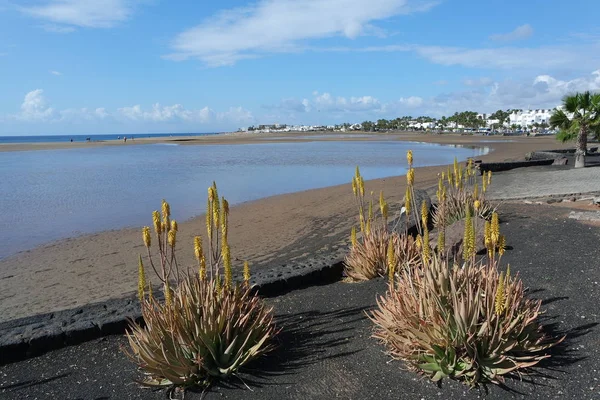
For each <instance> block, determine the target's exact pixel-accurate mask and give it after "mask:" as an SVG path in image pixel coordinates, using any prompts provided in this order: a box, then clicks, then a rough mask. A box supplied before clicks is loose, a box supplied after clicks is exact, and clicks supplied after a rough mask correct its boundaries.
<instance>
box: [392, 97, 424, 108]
mask: <svg viewBox="0 0 600 400" xmlns="http://www.w3.org/2000/svg"><path fill="white" fill-rule="evenodd" d="M398 102H399V103H400V104H402V105H404V106H407V107H411V108H413V107H419V106H421V105H422V104H423V99H422V98H421V97H419V96H410V97H406V98H405V97H401V98H400V100H398Z"/></svg>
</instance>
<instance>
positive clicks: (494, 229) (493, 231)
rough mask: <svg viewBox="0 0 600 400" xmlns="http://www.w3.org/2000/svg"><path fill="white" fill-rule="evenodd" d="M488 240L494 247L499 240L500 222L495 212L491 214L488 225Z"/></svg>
mask: <svg viewBox="0 0 600 400" xmlns="http://www.w3.org/2000/svg"><path fill="white" fill-rule="evenodd" d="M490 239H491V241H492V244H493V245H494V247H496V245H497V244H498V240H500V221H499V219H498V213H497V212H495V213H493V214H492V223H491V225H490Z"/></svg>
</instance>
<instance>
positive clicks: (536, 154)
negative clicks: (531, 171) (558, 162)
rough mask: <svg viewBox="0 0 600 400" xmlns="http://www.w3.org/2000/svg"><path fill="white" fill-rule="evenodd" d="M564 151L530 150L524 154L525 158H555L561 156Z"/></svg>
mask: <svg viewBox="0 0 600 400" xmlns="http://www.w3.org/2000/svg"><path fill="white" fill-rule="evenodd" d="M563 157H564V153H557V152H555V151H532V152H531V153H527V155H526V156H525V159H526V160H528V161H529V160H548V159H557V158H563Z"/></svg>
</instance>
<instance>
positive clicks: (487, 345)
mask: <svg viewBox="0 0 600 400" xmlns="http://www.w3.org/2000/svg"><path fill="white" fill-rule="evenodd" d="M407 159H408V162H409V166H410V168H409V171H408V174H407V181H408V182H407V183H408V188H407V191H406V195H405V199H404V200H405V204H404V208H405V210H407V213H409V215H413V216H414V219H415V220H417V224H418V228H419V232H420V233H419V234H418V235H417V238H416V240H415V244H416V248H417V249H418V256H417V258H416V260H417V261H416V262H413V263H408V264H405V265H404V268H401V269H399V270H394V271H393V272H391V273H389V287H388V291H387V293H386V294H385V296H381V297H380V298H379V299H378V307H377V309H375V310H374V311H373V312H372V313H371V314H370V318H371V320H372V321H373V322H374V324H375V327H376V328H375V334H374V336H375V337H376V338H378V339H379V340H381V341H382V342H383V343H384V344H385V345H386V347H387V349H388V351H389V353H390V354H391V355H392V357H394V358H396V359H400V360H404V361H405V362H406V363H407V364H408V365H409V366H410V367H411V368H413V369H415V370H417V371H419V372H421V373H423V374H425V375H427V376H429V377H430V378H431V379H433V380H434V381H439V380H440V379H442V378H444V377H449V378H454V379H459V380H462V381H464V382H466V383H467V384H469V385H471V386H476V385H478V384H480V383H500V382H502V381H503V379H504V376H506V375H507V374H511V373H516V374H519V373H521V372H523V371H524V370H526V369H527V368H529V367H532V366H534V365H536V364H537V363H538V362H539V361H540V360H542V359H544V358H547V357H549V356H550V355H549V353H548V349H549V348H550V347H552V346H554V345H556V344H557V343H559V342H561V341H562V340H563V338H552V337H549V336H547V335H546V334H545V333H544V331H543V327H542V326H541V324H540V322H539V318H538V317H539V315H540V306H541V302H540V301H539V300H532V299H528V298H526V297H525V294H524V289H523V283H522V281H521V279H520V277H519V276H518V275H511V273H510V266H507V267H506V270H505V271H504V269H503V268H501V267H500V265H501V259H502V255H503V254H504V251H505V247H506V239H505V237H504V236H503V235H501V234H500V224H499V218H498V214H497V213H496V212H495V211H493V210H492V209H491V207H489V206H488V207H489V208H487V210H488V211H489V214H490V215H489V217H488V219H489V220H486V221H485V226H484V232H485V233H484V240H485V246H486V249H487V255H486V256H485V257H483V258H479V259H478V258H477V255H476V254H475V232H476V231H477V226H476V221H477V219H476V218H473V217H474V216H477V215H479V216H481V215H482V212H483V209H482V208H483V204H484V203H483V202H484V201H485V199H484V198H483V197H480V194H479V193H478V191H477V185H476V184H473V185H471V186H470V187H472V188H474V189H473V190H468V189H466V190H465V189H464V188H465V187H466V184H465V182H467V181H468V180H465V178H464V176H467V177H473V175H474V174H473V173H472V172H470V171H471V170H470V168H471V167H470V165H468V166H467V169H466V171H463V170H462V169H460V168H458V166H457V165H456V164H455V171H456V173H449V174H448V175H447V176H450V177H451V181H452V182H451V186H450V185H449V186H448V188H449V187H452V188H454V189H452V190H454V191H455V192H456V193H459V192H460V193H465V194H464V196H463V195H462V194H461V196H463V202H462V205H461V207H462V209H463V210H462V211H460V213H458V212H456V215H458V214H461V215H463V218H464V219H465V230H464V240H463V252H462V257H461V258H460V259H459V258H454V259H452V258H450V257H449V255H448V254H446V253H445V252H444V249H445V247H444V244H443V243H444V225H445V221H449V220H451V219H452V218H454V217H451V216H450V215H448V214H449V212H450V211H449V210H451V209H455V208H453V207H458V205H455V204H451V203H450V202H448V201H445V200H446V198H447V197H446V196H447V192H446V190H447V187H446V185H442V184H440V186H439V188H438V200H439V201H440V203H438V207H437V210H436V213H438V215H437V218H438V221H442V222H441V223H440V224H439V226H438V228H439V229H438V246H437V250H436V249H434V248H432V247H431V245H430V244H429V231H428V222H429V221H428V210H427V208H426V207H425V205H423V206H422V207H421V210H420V211H421V215H420V216H417V215H416V213H415V212H414V210H415V209H416V208H417V207H416V205H415V204H414V201H413V200H412V199H414V189H413V184H414V169H413V168H412V153H411V152H409V154H408V155H407ZM461 171H462V172H461ZM463 174H464V175H463ZM490 180H491V175H486V176H484V181H483V182H484V183H483V185H484V191H485V189H486V188H487V185H489V183H490ZM461 182H462V184H461ZM461 187H462V189H461ZM457 198H458V197H457ZM457 204H459V203H457ZM453 212H455V211H453ZM410 213H413V214H410ZM486 213H487V211H486ZM419 217H420V218H419ZM434 218H435V217H434ZM389 248H390V247H388V249H389ZM395 256H396V255H395V253H394V251H390V252H389V253H388V255H387V258H388V259H391V260H394V257H395ZM390 270H392V268H391V267H390Z"/></svg>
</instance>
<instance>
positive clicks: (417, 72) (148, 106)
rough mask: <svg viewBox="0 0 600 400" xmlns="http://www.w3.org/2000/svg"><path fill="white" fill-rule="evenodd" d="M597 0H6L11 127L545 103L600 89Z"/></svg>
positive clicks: (2, 41)
mask: <svg viewBox="0 0 600 400" xmlns="http://www.w3.org/2000/svg"><path fill="white" fill-rule="evenodd" d="M598 15H600V3H599V2H598V1H597V0H571V1H569V2H562V1H548V0H528V1H512V0H505V1H502V0H486V1H481V0H478V1H474V0H440V1H427V0H425V1H411V0H262V1H257V2H248V1H239V0H221V1H218V2H217V1H212V2H206V1H177V0H173V1H166V0H103V1H98V0H0V76H1V77H2V79H0V135H25V134H61V133H65V134H76V133H81V134H93V133H135V132H212V131H225V130H236V129H237V128H239V127H242V126H248V125H252V124H269V123H288V124H332V123H341V122H362V121H364V120H366V119H370V120H376V119H378V118H395V117H398V116H402V115H413V116H417V115H431V116H437V117H439V116H442V115H451V114H452V113H454V112H455V111H460V110H473V111H479V112H493V111H495V110H497V109H499V108H502V109H505V108H527V107H532V108H542V107H543V108H546V107H554V106H556V105H558V103H559V102H560V99H561V97H562V96H564V95H565V94H566V93H570V92H573V91H578V90H597V89H600V25H598Z"/></svg>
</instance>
